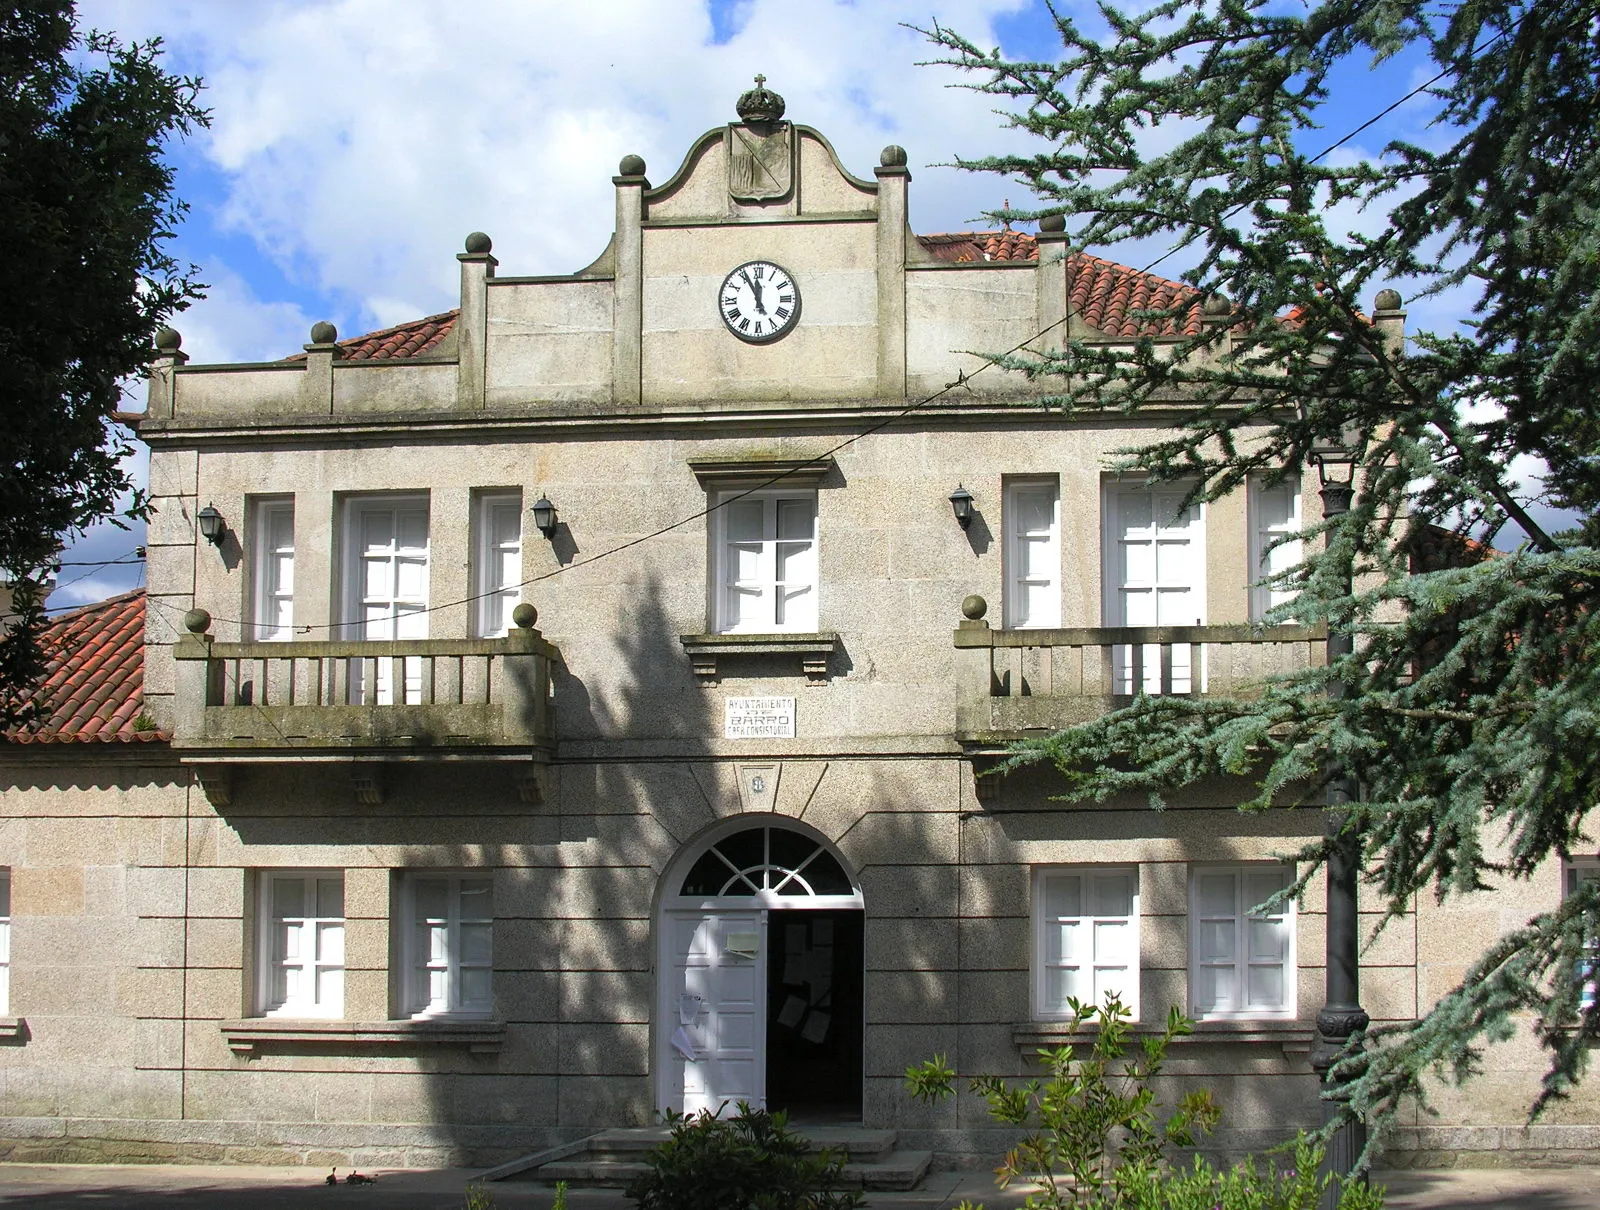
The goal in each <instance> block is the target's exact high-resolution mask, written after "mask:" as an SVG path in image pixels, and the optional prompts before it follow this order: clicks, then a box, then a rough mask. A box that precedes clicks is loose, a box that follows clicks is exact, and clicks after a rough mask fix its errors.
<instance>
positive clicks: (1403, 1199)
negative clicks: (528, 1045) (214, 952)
mask: <svg viewBox="0 0 1600 1210" xmlns="http://www.w3.org/2000/svg"><path fill="white" fill-rule="evenodd" d="M323 1175H324V1174H322V1173H318V1172H308V1171H307V1170H306V1169H304V1168H246V1167H242V1166H237V1167H236V1166H227V1167H223V1166H216V1167H180V1166H170V1167H169V1166H165V1165H137V1166H127V1167H120V1166H112V1165H75V1164H0V1206H6V1207H19V1208H22V1207H26V1208H27V1210H88V1208H90V1207H107V1208H113V1207H114V1208H117V1210H121V1208H123V1207H127V1208H128V1210H157V1208H163V1210H164V1208H165V1207H174V1208H177V1210H201V1208H202V1207H204V1208H207V1210H209V1208H211V1207H222V1208H225V1210H279V1208H282V1210H327V1208H330V1207H338V1208H340V1210H354V1208H358V1207H359V1208H370V1210H461V1208H462V1206H463V1205H464V1198H463V1190H464V1189H465V1187H466V1184H467V1182H468V1181H470V1180H471V1179H472V1177H473V1175H474V1174H473V1173H472V1172H471V1171H468V1170H466V1169H443V1170H436V1171H401V1172H388V1171H379V1172H377V1173H376V1174H375V1175H376V1176H377V1178H378V1181H377V1183H376V1184H373V1185H359V1186H350V1185H340V1186H338V1187H337V1188H329V1187H328V1186H326V1185H324V1184H322V1177H323ZM1377 1179H1378V1180H1379V1181H1381V1182H1382V1183H1383V1184H1384V1185H1386V1186H1387V1187H1388V1188H1389V1191H1390V1197H1389V1203H1388V1204H1389V1206H1390V1207H1392V1208H1393V1210H1456V1208H1459V1210H1477V1208H1483V1210H1487V1208H1488V1207H1491V1206H1493V1207H1498V1208H1500V1210H1600V1163H1597V1165H1596V1166H1595V1167H1592V1168H1560V1169H1551V1168H1533V1169H1529V1168H1518V1169H1455V1170H1451V1171H1445V1172H1386V1173H1380V1174H1379V1175H1378V1177H1377ZM924 1185H925V1187H924V1188H922V1189H919V1190H917V1191H915V1192H912V1193H874V1194H872V1195H871V1197H870V1203H869V1204H870V1206H871V1207H873V1208H874V1210H949V1208H950V1207H953V1206H955V1205H956V1204H957V1203H958V1202H960V1201H961V1200H962V1199H963V1198H973V1199H982V1200H983V1201H984V1202H985V1203H986V1204H987V1206H988V1207H989V1210H1002V1208H1005V1207H1014V1206H1017V1205H1018V1204H1020V1201H1021V1198H1020V1195H1012V1196H1009V1197H1007V1196H995V1190H994V1187H993V1184H992V1182H991V1181H990V1179H989V1177H988V1176H987V1175H986V1174H983V1173H949V1172H946V1173H934V1174H932V1175H931V1176H929V1178H928V1179H927V1181H926V1182H924ZM488 1188H489V1190H490V1191H491V1192H492V1194H493V1196H494V1203H493V1204H494V1206H495V1208H496V1210H548V1208H549V1206H550V1203H551V1199H552V1196H553V1195H552V1193H551V1191H550V1190H549V1189H547V1188H544V1187H543V1186H540V1185H536V1184H531V1183H522V1182H517V1181H500V1182H497V1183H495V1184H493V1185H490V1186H488ZM568 1205H569V1206H570V1207H571V1210H624V1207H626V1206H627V1205H628V1203H627V1201H626V1199H624V1198H623V1197H622V1195H621V1194H620V1193H618V1192H616V1191H614V1190H583V1191H575V1192H574V1193H573V1194H571V1196H570V1198H569V1202H568Z"/></svg>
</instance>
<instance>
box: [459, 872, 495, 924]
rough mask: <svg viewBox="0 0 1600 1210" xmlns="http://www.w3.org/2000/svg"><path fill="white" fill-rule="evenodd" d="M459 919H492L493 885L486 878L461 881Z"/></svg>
mask: <svg viewBox="0 0 1600 1210" xmlns="http://www.w3.org/2000/svg"><path fill="white" fill-rule="evenodd" d="M461 918H462V919H463V920H492V919H494V883H493V882H492V881H491V880H490V879H488V878H463V879H462V880H461Z"/></svg>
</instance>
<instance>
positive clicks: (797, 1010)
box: [778, 996, 806, 1029]
mask: <svg viewBox="0 0 1600 1210" xmlns="http://www.w3.org/2000/svg"><path fill="white" fill-rule="evenodd" d="M805 1015H806V1002H805V1001H804V1000H802V999H801V998H800V997H799V996H788V997H786V998H785V999H784V1001H783V1007H782V1008H780V1009H779V1010H778V1024H779V1025H782V1026H783V1027H785V1028H786V1029H793V1028H794V1027H795V1026H796V1025H799V1024H800V1018H801V1017H803V1016H805Z"/></svg>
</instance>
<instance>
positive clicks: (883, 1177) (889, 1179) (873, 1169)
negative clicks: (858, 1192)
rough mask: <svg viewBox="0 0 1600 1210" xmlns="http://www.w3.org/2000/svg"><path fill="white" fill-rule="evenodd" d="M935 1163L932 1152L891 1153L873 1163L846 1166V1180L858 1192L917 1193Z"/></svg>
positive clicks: (854, 1163) (852, 1163)
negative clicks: (875, 1190)
mask: <svg viewBox="0 0 1600 1210" xmlns="http://www.w3.org/2000/svg"><path fill="white" fill-rule="evenodd" d="M932 1163H933V1152H931V1151H891V1152H889V1153H888V1154H887V1155H886V1156H884V1157H883V1158H882V1159H880V1160H874V1161H872V1162H870V1163H857V1162H854V1161H852V1162H851V1163H848V1164H846V1165H845V1166H844V1179H845V1183H846V1184H848V1185H849V1186H850V1187H851V1188H858V1189H868V1190H871V1189H882V1190H885V1191H888V1190H895V1189H915V1188H916V1187H917V1186H918V1185H920V1184H921V1183H922V1178H923V1177H924V1176H926V1175H927V1174H928V1166H929V1165H930V1164H932Z"/></svg>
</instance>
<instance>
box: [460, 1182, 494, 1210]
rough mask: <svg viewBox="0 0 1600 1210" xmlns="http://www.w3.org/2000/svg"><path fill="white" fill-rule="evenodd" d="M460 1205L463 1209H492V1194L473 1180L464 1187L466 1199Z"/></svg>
mask: <svg viewBox="0 0 1600 1210" xmlns="http://www.w3.org/2000/svg"><path fill="white" fill-rule="evenodd" d="M462 1206H463V1210H494V1194H493V1193H492V1192H490V1191H489V1190H488V1189H486V1188H484V1186H483V1185H481V1184H479V1183H478V1182H477V1181H473V1182H472V1183H471V1184H469V1185H468V1186H467V1188H466V1199H465V1201H464V1202H463V1203H462Z"/></svg>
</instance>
